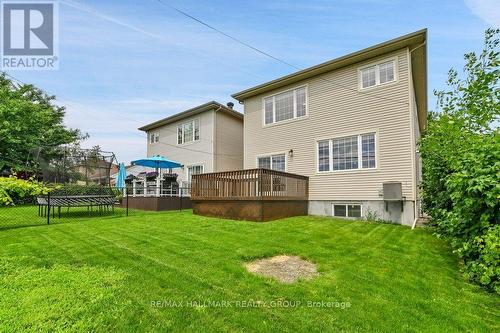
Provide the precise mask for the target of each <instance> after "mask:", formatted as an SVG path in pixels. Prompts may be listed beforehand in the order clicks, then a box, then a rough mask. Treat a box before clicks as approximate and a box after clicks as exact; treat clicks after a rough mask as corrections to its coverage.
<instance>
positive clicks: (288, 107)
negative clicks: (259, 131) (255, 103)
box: [264, 87, 307, 125]
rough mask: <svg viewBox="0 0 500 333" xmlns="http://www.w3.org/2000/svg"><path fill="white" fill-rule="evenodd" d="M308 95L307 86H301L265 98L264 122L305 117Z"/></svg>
mask: <svg viewBox="0 0 500 333" xmlns="http://www.w3.org/2000/svg"><path fill="white" fill-rule="evenodd" d="M306 95H307V90H306V87H299V88H296V89H293V90H288V91H285V92H282V93H279V94H276V95H274V96H269V97H266V98H264V123H265V124H266V125H267V124H272V123H277V122H280V121H285V120H289V119H294V118H300V117H304V116H305V115H306V114H307V96H306Z"/></svg>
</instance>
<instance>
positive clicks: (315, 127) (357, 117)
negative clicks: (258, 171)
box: [244, 49, 414, 200]
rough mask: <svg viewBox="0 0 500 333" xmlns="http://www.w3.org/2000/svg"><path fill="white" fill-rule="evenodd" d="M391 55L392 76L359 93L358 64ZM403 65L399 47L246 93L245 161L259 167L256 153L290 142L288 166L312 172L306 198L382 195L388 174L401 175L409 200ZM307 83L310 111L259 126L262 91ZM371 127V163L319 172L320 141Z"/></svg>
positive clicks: (405, 66) (405, 64)
mask: <svg viewBox="0 0 500 333" xmlns="http://www.w3.org/2000/svg"><path fill="white" fill-rule="evenodd" d="M394 57H395V58H394ZM391 58H392V59H396V66H397V70H396V79H397V82H395V83H390V84H386V85H382V86H377V87H375V88H369V89H366V90H362V92H360V91H359V81H358V80H359V72H358V69H359V68H360V67H363V66H366V65H370V64H372V63H376V62H379V61H384V60H386V59H387V60H390V59H391ZM408 66H409V64H408V50H407V49H401V50H400V51H397V52H394V53H390V54H387V55H384V56H381V57H378V58H374V59H373V60H369V61H366V62H362V63H359V64H356V65H351V66H348V67H345V68H340V69H337V70H335V71H333V72H329V73H326V74H323V75H321V76H318V77H314V78H311V79H308V80H305V81H302V82H298V83H297V84H294V85H291V86H289V87H285V88H283V89H278V90H276V91H270V92H267V93H265V94H263V95H258V96H254V97H251V98H249V99H247V100H245V123H244V147H245V151H244V167H245V168H254V167H256V156H258V155H264V154H268V153H273V152H281V151H286V152H288V151H289V150H290V149H293V157H292V158H289V157H288V154H287V171H288V172H292V173H297V174H302V175H306V176H309V177H310V197H309V198H310V200H381V199H382V198H381V196H380V195H381V190H382V183H383V182H387V181H400V182H402V184H403V195H404V196H406V198H407V199H408V200H412V198H413V197H414V195H413V186H414V185H413V184H414V181H413V177H412V153H413V151H414V147H412V144H411V141H412V140H411V135H412V130H413V129H412V128H411V124H410V119H411V118H410V117H411V115H410V102H409V101H410V96H409V94H410V88H409V85H408V84H409V83H408V82H409V80H408V75H409V72H408ZM304 84H305V85H307V93H308V111H307V112H308V113H307V116H306V117H305V118H303V119H299V120H295V121H289V122H287V123H283V124H280V123H277V124H273V125H270V126H263V120H262V117H263V112H262V97H264V96H268V95H271V94H274V93H278V92H281V91H284V90H287V89H291V88H294V87H298V86H303V85H304ZM345 87H347V88H345ZM373 95H377V96H382V98H378V97H375V96H373ZM384 97H386V98H389V99H390V100H387V99H383V98H384ZM394 100H396V101H394ZM368 132H376V143H377V168H376V169H375V170H352V171H336V172H330V173H322V174H320V173H318V172H317V161H316V159H317V146H316V144H317V141H318V140H320V139H327V138H335V137H342V136H348V135H355V134H363V133H368Z"/></svg>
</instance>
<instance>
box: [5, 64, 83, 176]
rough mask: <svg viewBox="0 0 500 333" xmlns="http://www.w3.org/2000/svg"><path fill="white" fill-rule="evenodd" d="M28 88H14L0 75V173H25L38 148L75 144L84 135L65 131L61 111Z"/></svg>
mask: <svg viewBox="0 0 500 333" xmlns="http://www.w3.org/2000/svg"><path fill="white" fill-rule="evenodd" d="M54 101H55V96H50V95H47V94H46V93H44V92H43V91H42V90H41V89H38V88H36V87H35V86H33V85H31V84H21V85H18V84H16V83H14V82H13V81H12V80H10V79H9V78H8V77H7V76H6V75H5V73H0V170H2V169H5V168H10V169H13V170H25V169H29V166H30V165H31V164H32V162H34V161H33V159H34V158H35V157H36V155H34V154H33V152H34V151H37V150H38V149H39V148H40V147H42V148H43V147H56V146H60V145H64V144H73V143H77V142H78V141H79V140H81V139H84V138H86V137H87V135H86V134H85V135H84V134H82V133H81V132H80V130H78V129H71V128H67V127H66V126H65V125H64V123H63V121H64V115H65V108H64V107H61V106H58V105H55V104H54Z"/></svg>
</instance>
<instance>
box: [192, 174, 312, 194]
mask: <svg viewBox="0 0 500 333" xmlns="http://www.w3.org/2000/svg"><path fill="white" fill-rule="evenodd" d="M308 194H309V178H308V177H305V176H301V175H296V174H292V173H287V172H281V171H275V170H269V169H249V170H238V171H226V172H215V173H205V174H200V175H193V177H192V181H191V199H192V200H307V199H308Z"/></svg>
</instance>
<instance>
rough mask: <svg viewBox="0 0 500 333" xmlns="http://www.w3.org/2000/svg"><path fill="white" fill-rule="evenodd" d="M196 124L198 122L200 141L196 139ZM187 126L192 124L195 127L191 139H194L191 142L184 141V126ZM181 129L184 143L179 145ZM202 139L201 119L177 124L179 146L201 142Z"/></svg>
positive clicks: (176, 136)
mask: <svg viewBox="0 0 500 333" xmlns="http://www.w3.org/2000/svg"><path fill="white" fill-rule="evenodd" d="M196 122H198V139H196V137H195V132H196V130H195V123H196ZM187 124H191V125H192V126H193V133H192V135H191V137H192V140H191V141H184V125H187ZM179 127H180V128H181V133H182V135H181V138H182V140H181V141H182V142H181V143H179ZM200 138H201V121H200V119H199V118H196V119H192V120H189V121H185V122H182V123H179V124H177V126H176V132H175V143H176V144H177V145H178V146H181V145H185V144H189V143H193V142H197V141H200Z"/></svg>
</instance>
